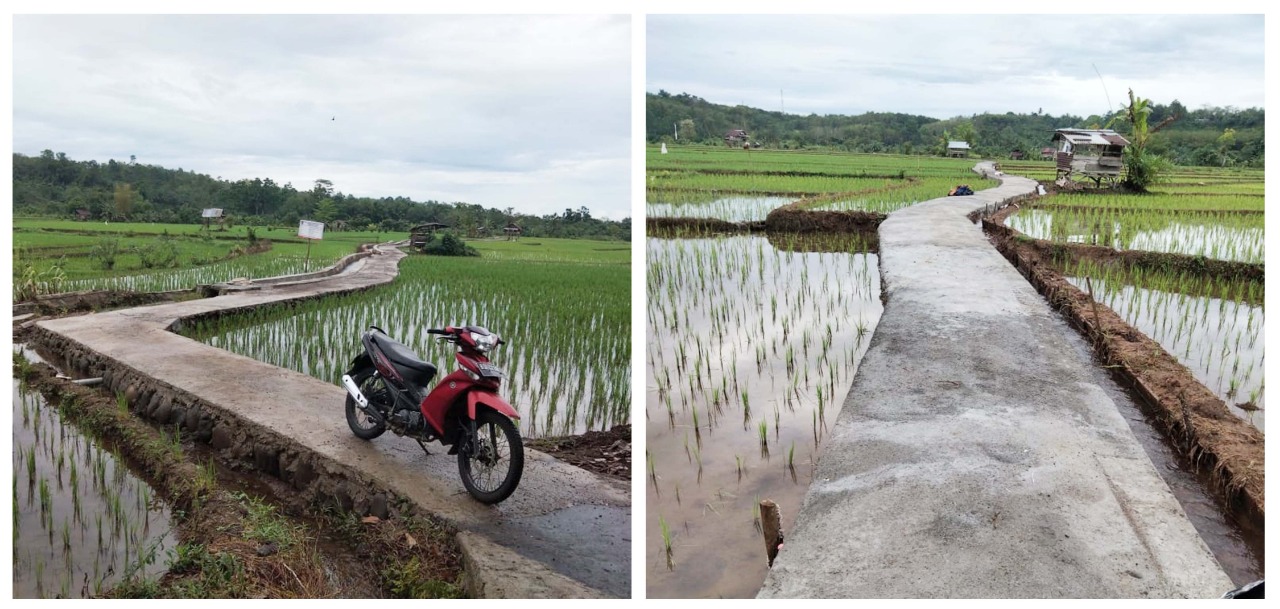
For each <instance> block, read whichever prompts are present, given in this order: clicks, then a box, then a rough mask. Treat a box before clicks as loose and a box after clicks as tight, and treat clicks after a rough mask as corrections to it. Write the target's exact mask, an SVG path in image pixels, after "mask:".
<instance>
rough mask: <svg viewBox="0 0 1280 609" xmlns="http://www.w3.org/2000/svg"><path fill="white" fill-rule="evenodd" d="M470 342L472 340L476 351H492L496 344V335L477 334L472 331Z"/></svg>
mask: <svg viewBox="0 0 1280 609" xmlns="http://www.w3.org/2000/svg"><path fill="white" fill-rule="evenodd" d="M471 342H474V343H475V344H476V350H477V351H479V352H481V353H485V352H487V351H492V350H493V348H494V347H495V346H497V344H498V335H497V334H479V333H476V332H472V333H471Z"/></svg>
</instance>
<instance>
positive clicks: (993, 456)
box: [759, 164, 1233, 598]
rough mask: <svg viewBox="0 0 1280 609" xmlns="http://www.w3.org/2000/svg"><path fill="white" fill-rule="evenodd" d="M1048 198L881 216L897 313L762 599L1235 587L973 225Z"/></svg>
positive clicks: (1154, 593) (1002, 190)
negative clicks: (983, 212) (1015, 205)
mask: <svg viewBox="0 0 1280 609" xmlns="http://www.w3.org/2000/svg"><path fill="white" fill-rule="evenodd" d="M984 169H985V170H986V171H987V172H988V173H992V174H994V169H992V168H991V166H990V165H989V164H983V165H979V167H978V169H977V170H978V171H982V170H984ZM1034 188H1035V182H1033V181H1031V180H1028V179H1025V178H1017V177H1009V176H1006V177H1004V179H1003V183H1002V184H1001V186H999V187H997V188H992V189H988V190H984V191H981V192H979V193H978V194H977V195H975V196H972V197H942V198H939V199H934V200H931V201H926V202H924V203H920V204H918V205H914V206H912V207H909V208H906V209H903V210H901V211H898V212H895V213H893V214H890V216H889V218H888V219H887V220H886V221H885V222H884V223H883V224H881V225H880V265H881V272H882V274H883V278H884V285H885V290H886V291H887V293H888V304H887V305H886V308H885V311H884V315H883V317H881V319H880V323H879V325H878V327H877V328H876V330H875V335H874V337H873V339H872V343H871V348H870V350H869V351H868V352H867V354H866V356H865V357H864V358H863V360H862V364H861V366H860V368H859V370H858V373H857V376H856V377H855V379H854V382H853V387H852V388H851V390H850V391H849V395H848V397H847V398H846V400H845V403H844V407H843V409H842V410H841V412H840V416H839V417H838V419H837V421H836V423H835V425H834V427H833V428H832V430H831V434H830V435H829V436H828V438H827V440H826V442H825V444H824V446H823V447H822V457H821V460H820V461H819V463H818V466H817V472H816V475H815V476H814V481H813V484H812V485H811V486H810V488H809V491H808V493H807V494H806V496H805V501H804V505H803V507H802V508H801V510H800V513H799V514H798V516H797V522H796V526H795V530H792V531H787V536H786V543H785V544H784V547H783V549H782V551H781V552H780V554H779V555H778V559H777V561H776V562H775V563H774V567H773V569H772V570H771V572H770V573H769V575H768V577H767V578H766V580H765V583H764V586H763V588H762V589H761V590H760V593H759V596H760V597H761V598H792V597H836V598H871V597H967V598H972V597H1033V598H1042V597H1074V598H1110V597H1201V598H1204V597H1219V596H1221V595H1222V594H1223V593H1224V592H1226V591H1228V590H1230V589H1231V588H1232V587H1233V586H1232V583H1231V581H1230V579H1228V577H1227V576H1226V574H1225V573H1223V571H1222V568H1221V567H1220V566H1219V565H1218V563H1217V562H1216V561H1215V560H1214V558H1213V556H1212V555H1211V554H1210V552H1209V550H1208V548H1207V547H1206V546H1205V544H1204V542H1203V541H1202V540H1201V539H1200V537H1199V536H1198V535H1197V533H1196V531H1195V529H1193V528H1192V525H1191V523H1190V521H1189V520H1188V519H1187V517H1186V515H1185V514H1184V513H1183V511H1182V508H1181V506H1180V505H1179V504H1178V502H1177V501H1176V500H1175V499H1174V497H1173V495H1172V494H1171V492H1170V491H1169V488H1168V487H1167V486H1166V484H1165V483H1164V482H1163V481H1162V480H1161V479H1160V477H1159V475H1158V474H1157V473H1156V471H1155V469H1154V467H1153V466H1152V464H1151V461H1150V460H1149V459H1148V458H1147V456H1146V454H1145V453H1144V452H1143V450H1142V448H1141V447H1140V446H1139V444H1138V442H1137V440H1136V439H1135V438H1134V436H1133V433H1132V432H1131V431H1130V429H1129V427H1128V425H1127V423H1126V422H1125V420H1124V419H1123V418H1122V417H1121V416H1120V414H1119V412H1118V411H1117V409H1116V406H1115V404H1114V403H1113V402H1112V401H1111V398H1109V397H1108V395H1107V393H1106V392H1105V391H1104V390H1103V389H1102V388H1101V386H1099V385H1098V384H1097V383H1095V382H1093V381H1092V380H1091V379H1093V378H1096V376H1095V374H1094V373H1096V371H1094V370H1091V367H1092V366H1093V363H1092V362H1091V361H1090V359H1089V357H1088V355H1087V354H1083V353H1081V352H1080V351H1079V350H1077V349H1074V348H1073V347H1072V346H1071V343H1069V336H1068V335H1069V333H1071V332H1073V330H1072V329H1071V328H1069V327H1068V326H1067V325H1066V324H1065V323H1063V322H1062V321H1061V320H1060V319H1059V317H1058V316H1057V315H1056V314H1055V313H1054V312H1053V311H1052V310H1050V309H1049V307H1048V305H1047V304H1046V303H1045V302H1044V299H1043V298H1041V296H1040V295H1039V294H1038V293H1037V292H1036V291H1035V290H1034V289H1033V288H1032V287H1031V286H1030V285H1029V284H1028V283H1027V282H1026V280H1024V279H1023V277H1022V276H1021V275H1020V274H1019V273H1018V272H1017V270H1015V269H1014V268H1013V267H1012V266H1011V265H1010V264H1009V263H1008V262H1007V261H1006V260H1005V259H1004V258H1003V257H1002V256H1001V255H1000V254H999V253H997V252H996V250H995V248H993V247H992V246H991V245H990V244H989V243H988V242H987V240H986V238H985V237H984V236H983V234H982V231H981V229H980V228H979V227H978V226H975V225H974V224H973V223H971V222H969V221H968V220H967V219H966V218H965V214H967V213H968V212H970V211H972V210H974V209H977V208H981V207H983V206H984V205H988V204H995V203H999V202H1001V201H1004V200H1007V199H1009V198H1012V197H1015V196H1019V195H1023V194H1028V193H1030V192H1031V191H1032V189H1034Z"/></svg>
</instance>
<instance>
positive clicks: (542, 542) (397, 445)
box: [38, 249, 631, 597]
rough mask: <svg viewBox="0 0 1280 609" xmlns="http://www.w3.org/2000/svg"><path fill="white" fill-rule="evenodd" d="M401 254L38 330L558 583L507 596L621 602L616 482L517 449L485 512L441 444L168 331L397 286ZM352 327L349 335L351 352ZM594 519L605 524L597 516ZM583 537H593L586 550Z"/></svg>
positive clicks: (333, 393)
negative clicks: (357, 419) (377, 426)
mask: <svg viewBox="0 0 1280 609" xmlns="http://www.w3.org/2000/svg"><path fill="white" fill-rule="evenodd" d="M403 256H404V254H403V253H402V252H400V251H398V250H394V249H387V250H383V251H381V252H380V253H378V254H375V255H374V256H371V257H369V258H366V259H364V260H362V261H359V262H358V263H357V264H354V265H352V266H351V267H348V268H347V269H346V270H344V271H343V272H341V273H339V274H336V275H333V276H331V277H327V278H324V279H321V280H316V281H309V282H304V283H298V284H293V285H277V286H274V287H264V288H263V289H259V290H253V291H245V292H236V293H231V294H227V295H224V296H219V297H216V298H208V299H203V300H194V301H187V302H179V303H166V304H160V305H154V306H148V307H138V308H134V309H126V310H119V311H112V312H107V313H94V314H89V315H82V316H76V317H66V318H62V319H54V320H47V321H41V322H38V325H39V327H40V328H42V329H44V330H46V331H49V332H52V333H54V334H57V335H60V336H62V337H65V338H67V339H69V340H71V341H72V342H75V343H78V344H79V345H81V346H83V347H86V348H87V349H89V350H91V351H93V352H96V353H98V354H101V355H103V356H105V357H107V358H109V359H110V360H114V361H115V362H119V363H120V364H123V365H124V366H126V367H128V368H129V369H131V370H132V371H135V372H137V373H139V374H141V375H143V376H145V377H149V378H153V379H158V380H159V381H161V382H162V383H164V384H167V385H169V386H172V387H173V388H175V389H177V390H180V391H182V392H183V393H184V394H185V395H189V396H192V397H193V398H194V399H195V400H198V401H200V402H203V403H206V404H209V405H211V406H212V407H214V408H217V409H219V410H221V411H225V412H227V413H230V414H231V415H233V416H235V417H236V418H237V419H239V420H243V421H245V422H246V424H249V425H259V426H263V427H265V428H267V429H269V430H270V431H271V432H272V433H274V434H279V435H280V436H283V437H286V438H289V439H290V440H291V441H293V442H294V443H296V444H298V445H301V446H304V447H305V448H306V449H307V450H309V451H311V452H312V453H313V454H314V455H315V456H317V457H319V458H320V459H321V460H322V461H325V462H329V463H332V464H334V469H335V470H336V469H338V468H340V467H352V468H356V469H357V470H359V471H360V472H361V473H363V474H365V475H367V476H368V477H369V478H370V479H372V480H376V481H377V483H378V484H379V485H381V486H383V487H385V488H387V489H389V490H391V491H393V492H395V493H397V494H399V495H400V496H403V497H407V498H409V499H411V500H412V501H413V502H414V503H415V504H416V505H417V507H418V508H419V509H422V510H425V511H426V512H428V513H430V514H433V515H435V516H437V517H440V518H442V519H444V520H446V521H448V522H450V523H451V524H453V525H454V526H456V527H457V528H459V529H461V530H464V531H472V532H475V533H476V534H477V535H478V536H479V537H483V538H485V539H488V540H490V541H492V542H493V543H494V544H496V545H499V546H503V547H506V548H508V549H509V550H511V551H512V554H513V556H511V557H506V559H504V560H505V562H504V563H503V564H504V569H506V570H508V572H507V573H505V574H504V575H502V576H503V577H507V578H514V580H515V581H518V580H519V578H520V577H521V573H520V571H519V569H520V568H521V567H522V565H523V566H526V567H528V568H529V569H530V572H537V571H540V570H548V571H549V572H551V573H552V574H555V575H558V576H559V577H547V576H544V574H539V575H538V579H539V580H540V581H543V582H544V583H545V582H548V581H549V582H550V583H547V584H546V586H549V587H547V588H539V589H537V590H533V589H521V588H519V587H518V586H506V587H504V588H502V590H503V591H504V593H507V594H516V595H520V594H525V593H528V594H540V593H543V592H548V590H549V592H548V593H549V594H553V595H556V596H578V595H582V596H592V595H597V594H600V593H604V594H606V595H612V596H622V597H625V596H629V595H630V583H629V579H630V577H629V574H630V570H631V567H630V557H631V550H630V544H629V543H628V544H616V543H615V544H608V543H602V540H608V539H614V538H616V536H617V535H618V533H619V531H629V529H630V491H629V488H628V485H626V484H625V483H621V482H618V481H615V480H610V479H606V478H604V477H601V476H598V475H596V474H593V473H591V472H587V471H585V470H582V469H580V468H577V467H573V466H571V465H568V464H565V463H562V462H560V461H557V460H555V459H553V458H551V457H549V456H547V455H545V454H542V453H538V452H536V451H531V450H528V449H526V459H525V470H524V475H523V477H522V479H521V482H520V486H519V488H517V489H516V492H515V493H514V494H513V495H512V496H511V497H510V498H509V499H507V500H506V501H504V502H503V503H501V504H499V505H497V506H486V505H483V504H481V503H479V502H477V501H475V500H473V499H472V498H471V497H470V495H468V494H467V493H466V491H465V489H464V488H463V487H462V483H461V480H460V479H459V477H458V470H457V460H456V457H454V456H451V455H447V454H445V453H446V449H445V448H444V447H443V446H441V445H439V444H435V445H428V448H429V449H431V450H432V452H433V453H434V454H433V455H431V456H427V455H424V454H423V453H422V451H421V449H420V448H419V447H418V445H417V443H416V442H414V441H413V440H411V439H408V438H399V437H396V436H395V435H394V434H392V433H390V432H388V433H387V434H385V435H384V436H382V437H381V438H378V439H376V440H374V441H372V442H366V441H362V440H359V439H357V438H355V437H354V436H353V435H352V434H351V432H350V430H349V429H348V428H347V423H346V420H345V417H344V412H343V402H344V399H345V395H346V394H345V392H344V391H343V390H342V389H341V388H339V387H337V386H335V385H333V384H330V383H328V382H325V381H321V380H317V379H314V378H311V377H309V376H306V375H302V374H299V373H296V372H293V371H290V370H285V369H282V368H277V367H274V366H270V365H267V364H264V363H261V362H258V361H256V360H252V359H249V358H246V357H243V356H240V355H236V354H233V353H229V352H227V351H223V350H221V349H216V348H213V347H209V346H207V345H204V344H201V343H199V342H196V341H194V340H190V339H187V338H184V337H182V336H179V335H177V334H174V333H172V332H169V331H167V329H166V328H168V327H170V326H171V325H172V324H174V323H175V322H177V321H178V320H179V319H181V318H187V317H191V316H194V315H200V314H204V313H210V312H217V311H224V312H225V311H232V310H236V309H242V308H252V307H256V306H259V305H261V304H265V303H270V302H280V301H286V300H293V299H300V298H308V297H313V296H316V295H318V294H330V293H338V292H343V291H349V290H358V289H365V288H367V287H370V286H373V285H378V284H382V283H387V282H390V281H392V280H393V279H394V278H395V275H396V267H397V264H398V262H399V260H400V258H402V257H403ZM358 331H359V330H358V329H355V328H353V329H352V333H353V334H352V343H353V344H355V343H356V342H357V341H356V339H357V334H356V333H357V332H358ZM321 475H324V474H323V472H321ZM584 506H592V509H584ZM595 510H603V511H602V512H599V511H595ZM601 513H607V514H608V515H609V518H601V517H598V516H599V515H600V514H601ZM616 520H622V522H616ZM549 523H554V526H550V524H549ZM557 536H559V537H557ZM460 539H462V537H461V536H460ZM584 539H591V540H593V541H592V542H591V543H583V540H584ZM464 550H465V548H464ZM549 558H555V560H549ZM511 569H515V571H514V572H511V571H510V570H511ZM614 573H621V574H625V575H626V577H625V578H619V577H616V576H613V575H612V574H614ZM530 579H533V577H531V578H530Z"/></svg>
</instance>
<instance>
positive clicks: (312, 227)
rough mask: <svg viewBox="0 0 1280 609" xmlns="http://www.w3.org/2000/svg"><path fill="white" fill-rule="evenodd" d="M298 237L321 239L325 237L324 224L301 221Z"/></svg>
mask: <svg viewBox="0 0 1280 609" xmlns="http://www.w3.org/2000/svg"><path fill="white" fill-rule="evenodd" d="M298 236H299V237H302V238H303V239H320V238H323V237H324V222H313V221H311V220H301V221H299V222H298Z"/></svg>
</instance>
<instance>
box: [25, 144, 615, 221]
mask: <svg viewBox="0 0 1280 609" xmlns="http://www.w3.org/2000/svg"><path fill="white" fill-rule="evenodd" d="M118 193H120V194H121V195H122V196H120V197H117V194H118ZM212 207H217V208H222V209H223V210H225V212H226V213H227V214H229V215H230V216H231V218H232V221H233V222H234V223H236V224H248V225H258V226H263V225H269V224H283V225H286V226H296V225H297V224H298V220H299V219H309V220H319V221H322V222H330V221H335V220H341V221H344V222H346V223H347V225H348V226H349V227H351V228H352V229H361V230H363V229H366V228H368V227H369V225H370V224H375V225H378V226H380V227H381V229H382V230H387V231H401V230H406V229H408V228H409V227H411V226H414V225H417V224H423V223H427V222H440V223H443V224H448V225H449V226H453V227H458V228H461V229H464V230H468V231H469V230H471V229H473V228H475V227H479V226H483V227H487V228H489V229H490V230H495V231H498V232H499V233H500V231H501V229H502V227H504V226H506V225H507V224H508V223H509V222H514V223H515V224H516V225H518V226H520V227H521V229H522V230H523V234H524V235H526V236H534V237H590V238H608V239H623V240H629V239H630V236H631V220H630V219H629V218H628V219H624V220H622V221H620V222H619V221H612V220H603V219H600V218H593V217H591V211H590V210H589V209H587V208H586V207H580V208H578V209H566V210H565V211H564V213H560V214H548V215H544V216H535V215H527V214H521V213H518V212H517V211H516V210H514V209H511V208H507V209H505V210H500V209H493V208H485V207H483V206H480V205H476V204H470V203H439V202H436V201H425V202H418V201H413V200H410V199H408V198H406V197H394V198H392V197H384V198H381V199H374V198H369V197H355V196H351V195H345V194H342V193H341V192H338V191H336V190H335V189H334V187H333V184H331V183H330V182H328V181H327V180H316V182H315V184H314V185H312V187H311V188H310V189H309V190H297V189H295V188H294V187H293V186H292V185H290V184H284V185H280V184H276V183H275V182H274V181H272V180H271V179H270V178H267V179H265V180H264V179H253V180H239V181H236V182H230V181H227V180H221V179H215V178H212V177H209V176H207V175H204V174H199V173H195V172H191V171H185V170H183V169H168V168H165V167H159V166H157V165H139V164H136V163H133V162H119V161H115V160H110V161H107V162H106V163H99V162H97V161H74V160H71V159H69V158H67V156H66V155H65V154H63V153H57V154H55V153H54V152H53V151H51V150H45V151H44V152H43V153H41V154H40V156H37V157H30V156H26V155H23V154H17V153H15V154H14V155H13V211H14V214H15V215H40V216H54V217H65V218H70V217H73V216H74V215H75V214H76V211H77V210H81V209H84V210H88V211H89V213H90V217H91V218H94V219H103V218H115V219H128V220H132V221H138V222H173V223H198V222H200V211H201V210H202V209H206V208H212Z"/></svg>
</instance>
